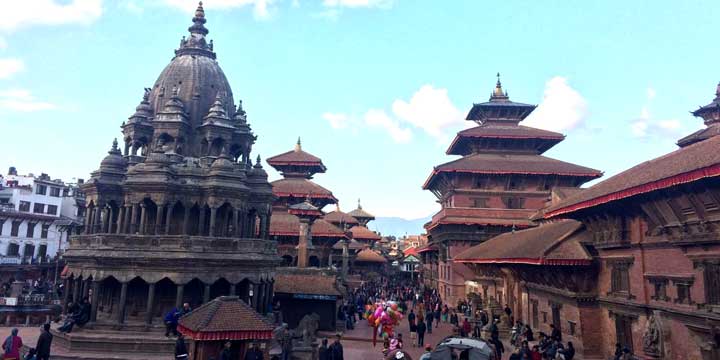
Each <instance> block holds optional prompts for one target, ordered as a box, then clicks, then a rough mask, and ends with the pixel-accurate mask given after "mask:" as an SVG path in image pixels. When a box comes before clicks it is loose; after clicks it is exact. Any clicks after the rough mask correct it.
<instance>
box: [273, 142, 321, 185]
mask: <svg viewBox="0 0 720 360" xmlns="http://www.w3.org/2000/svg"><path fill="white" fill-rule="evenodd" d="M267 162H268V164H270V166H272V167H273V168H275V169H276V170H277V171H279V172H280V173H281V174H282V175H283V176H284V177H286V178H290V177H303V178H307V179H312V177H313V175H315V174H317V173H324V172H325V171H327V168H326V167H325V165H323V163H322V160H320V158H319V157H317V156H315V155H312V154H310V153H307V152H305V151H303V149H302V144H301V142H300V138H298V141H297V144H296V145H295V149H293V150H290V151H288V152H284V153H282V154H280V155H275V156H273V157H271V158H269V159H267Z"/></svg>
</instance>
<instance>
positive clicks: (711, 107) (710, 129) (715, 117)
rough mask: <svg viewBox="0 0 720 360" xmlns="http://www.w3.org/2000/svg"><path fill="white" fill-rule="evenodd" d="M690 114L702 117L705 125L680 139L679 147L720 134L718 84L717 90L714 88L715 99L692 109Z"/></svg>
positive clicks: (719, 95) (719, 91)
mask: <svg viewBox="0 0 720 360" xmlns="http://www.w3.org/2000/svg"><path fill="white" fill-rule="evenodd" d="M692 114H693V115H695V116H697V117H700V118H703V120H705V125H707V127H706V128H704V129H700V130H698V131H696V132H694V133H692V134H690V135H688V136H686V137H684V138H682V139H680V140H679V141H678V142H677V144H678V146H680V147H685V146H688V145H691V144H694V143H696V142H698V141H703V140H705V139H709V138H711V137H713V136H716V135H720V84H718V86H717V90H715V99H713V101H712V102H711V103H710V104H707V105H705V106H702V107H700V108H699V109H697V110H695V111H693V112H692Z"/></svg>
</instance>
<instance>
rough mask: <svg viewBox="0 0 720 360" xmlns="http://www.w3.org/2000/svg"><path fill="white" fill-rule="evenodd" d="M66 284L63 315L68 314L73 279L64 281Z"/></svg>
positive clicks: (64, 287)
mask: <svg viewBox="0 0 720 360" xmlns="http://www.w3.org/2000/svg"><path fill="white" fill-rule="evenodd" d="M63 282H64V283H65V286H63V290H64V291H63V303H62V306H63V313H67V305H68V301H69V300H70V289H71V287H72V280H71V279H65V280H64V281H63Z"/></svg>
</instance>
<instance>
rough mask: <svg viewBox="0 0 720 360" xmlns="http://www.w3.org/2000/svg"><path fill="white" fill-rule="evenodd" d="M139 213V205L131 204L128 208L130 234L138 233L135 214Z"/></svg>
mask: <svg viewBox="0 0 720 360" xmlns="http://www.w3.org/2000/svg"><path fill="white" fill-rule="evenodd" d="M139 212H140V205H139V204H133V205H132V207H131V208H130V231H129V233H130V234H135V233H137V232H138V229H137V214H138V213H139Z"/></svg>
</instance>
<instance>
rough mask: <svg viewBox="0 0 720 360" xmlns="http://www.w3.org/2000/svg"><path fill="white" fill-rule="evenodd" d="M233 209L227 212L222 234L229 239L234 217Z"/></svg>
mask: <svg viewBox="0 0 720 360" xmlns="http://www.w3.org/2000/svg"><path fill="white" fill-rule="evenodd" d="M232 213H233V211H232V209H231V208H228V209H227V210H226V211H225V221H224V222H223V227H222V232H221V233H220V236H222V237H227V236H228V235H229V233H228V228H229V227H230V217H231V216H232Z"/></svg>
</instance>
